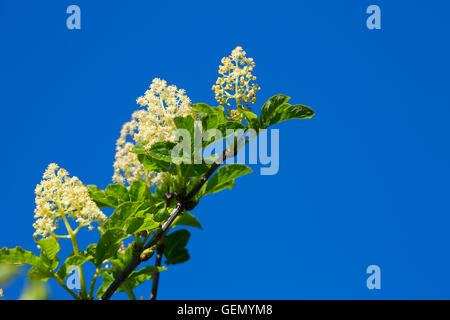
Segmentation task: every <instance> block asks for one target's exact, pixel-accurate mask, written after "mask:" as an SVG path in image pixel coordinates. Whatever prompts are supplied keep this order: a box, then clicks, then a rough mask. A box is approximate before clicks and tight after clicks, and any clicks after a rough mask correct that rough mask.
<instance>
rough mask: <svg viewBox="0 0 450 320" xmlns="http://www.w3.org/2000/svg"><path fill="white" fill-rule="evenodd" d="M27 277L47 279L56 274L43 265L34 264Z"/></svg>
mask: <svg viewBox="0 0 450 320" xmlns="http://www.w3.org/2000/svg"><path fill="white" fill-rule="evenodd" d="M27 277H28V279H29V280H30V281H44V282H45V281H47V280H48V279H49V278H53V277H54V274H53V273H52V272H51V271H50V270H46V269H44V268H43V267H37V266H33V267H31V269H30V270H28V273H27Z"/></svg>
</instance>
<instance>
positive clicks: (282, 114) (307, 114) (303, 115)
mask: <svg viewBox="0 0 450 320" xmlns="http://www.w3.org/2000/svg"><path fill="white" fill-rule="evenodd" d="M314 114H315V113H314V111H313V110H312V109H311V108H310V107H307V106H303V105H300V104H297V105H295V106H293V105H290V104H289V103H285V104H283V105H281V106H280V107H278V108H277V109H276V110H275V111H274V112H273V113H272V116H271V118H270V120H269V124H268V126H273V125H274V124H277V123H280V122H283V121H286V120H291V119H310V118H312V117H313V116H314Z"/></svg>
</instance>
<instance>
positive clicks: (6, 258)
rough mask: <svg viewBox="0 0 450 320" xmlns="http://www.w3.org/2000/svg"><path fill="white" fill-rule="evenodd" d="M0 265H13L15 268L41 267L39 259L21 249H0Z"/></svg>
mask: <svg viewBox="0 0 450 320" xmlns="http://www.w3.org/2000/svg"><path fill="white" fill-rule="evenodd" d="M0 263H8V264H14V265H16V266H22V265H31V266H42V262H41V260H40V259H39V257H37V256H36V255H34V254H33V253H32V252H30V251H26V250H24V249H23V248H21V247H16V248H14V249H8V248H2V249H0Z"/></svg>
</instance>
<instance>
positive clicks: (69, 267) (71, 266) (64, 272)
mask: <svg viewBox="0 0 450 320" xmlns="http://www.w3.org/2000/svg"><path fill="white" fill-rule="evenodd" d="M91 259H93V257H92V256H83V255H72V256H69V257H68V258H67V259H66V261H64V263H63V265H62V266H61V267H60V268H59V270H58V272H57V273H56V276H57V277H58V278H59V279H61V280H62V281H65V280H66V278H67V277H68V276H69V275H70V274H71V273H72V272H73V270H75V269H76V268H77V267H79V266H81V265H82V264H83V263H85V262H87V261H89V260H91Z"/></svg>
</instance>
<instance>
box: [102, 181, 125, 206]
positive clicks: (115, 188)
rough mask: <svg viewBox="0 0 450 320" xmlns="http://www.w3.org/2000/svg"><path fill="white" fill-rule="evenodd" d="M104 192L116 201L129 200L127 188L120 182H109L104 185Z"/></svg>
mask: <svg viewBox="0 0 450 320" xmlns="http://www.w3.org/2000/svg"><path fill="white" fill-rule="evenodd" d="M105 192H106V194H107V195H109V196H112V197H115V198H116V199H117V200H118V202H119V203H120V202H124V201H130V195H129V194H128V189H127V188H126V187H125V186H124V185H122V184H118V183H117V184H110V185H109V186H107V187H106V189H105Z"/></svg>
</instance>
